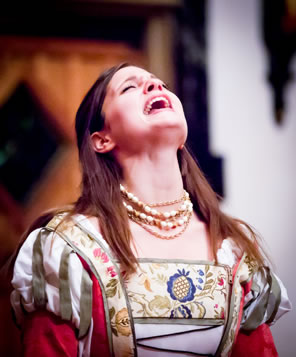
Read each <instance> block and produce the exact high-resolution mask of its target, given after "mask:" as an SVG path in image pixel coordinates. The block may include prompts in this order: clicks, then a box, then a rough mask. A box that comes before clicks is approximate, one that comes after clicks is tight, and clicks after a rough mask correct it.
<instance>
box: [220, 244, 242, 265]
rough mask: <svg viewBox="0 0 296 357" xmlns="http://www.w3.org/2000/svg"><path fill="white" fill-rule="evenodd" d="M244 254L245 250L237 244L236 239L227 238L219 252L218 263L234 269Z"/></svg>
mask: <svg viewBox="0 0 296 357" xmlns="http://www.w3.org/2000/svg"><path fill="white" fill-rule="evenodd" d="M243 253H244V252H243V250H242V249H241V248H240V247H239V246H238V245H237V244H236V243H235V241H234V239H232V238H225V239H224V240H223V241H222V244H221V247H220V248H219V249H218V251H217V259H218V263H220V264H227V265H229V266H230V267H233V266H234V265H235V264H236V263H237V262H238V261H239V260H240V258H241V257H242V255H243Z"/></svg>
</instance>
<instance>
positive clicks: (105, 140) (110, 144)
mask: <svg viewBox="0 0 296 357" xmlns="http://www.w3.org/2000/svg"><path fill="white" fill-rule="evenodd" d="M90 138H91V141H92V146H93V149H94V150H95V151H96V152H98V153H100V154H104V153H106V152H109V151H111V150H112V149H114V147H115V142H114V141H113V140H112V138H111V137H110V135H109V134H108V133H106V132H105V131H104V130H102V131H96V132H95V133H93V134H92V135H91V136H90Z"/></svg>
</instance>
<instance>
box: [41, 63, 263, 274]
mask: <svg viewBox="0 0 296 357" xmlns="http://www.w3.org/2000/svg"><path fill="white" fill-rule="evenodd" d="M126 66H129V64H121V65H119V66H116V67H112V68H110V69H108V70H107V71H105V72H103V73H102V74H101V76H100V77H99V78H98V79H97V81H96V82H95V83H94V85H93V86H92V87H91V89H90V90H89V91H88V93H87V94H86V96H85V98H84V99H83V101H82V103H81V105H80V107H79V109H78V111H77V114H76V125H75V128H76V136H77V146H78V150H79V158H80V162H81V170H82V187H81V196H80V197H79V199H78V200H77V202H76V203H75V204H74V206H73V208H72V209H71V210H70V211H69V215H68V217H69V216H72V215H74V214H77V213H80V214H84V215H86V216H94V217H97V218H98V220H99V225H100V229H101V233H102V235H103V237H104V239H105V240H106V241H107V243H108V244H109V246H110V248H111V249H112V251H113V253H114V254H115V256H116V257H117V258H118V259H119V261H120V262H121V267H122V270H124V271H125V272H126V274H128V275H129V274H131V273H133V272H134V271H135V269H136V266H137V259H136V257H135V255H134V254H133V251H132V249H131V241H132V234H131V231H130V229H129V220H128V215H127V212H126V209H125V207H124V205H123V201H122V196H121V192H120V182H121V181H122V180H123V173H122V168H121V167H120V165H119V163H118V162H117V160H116V159H115V157H114V155H112V152H111V153H104V154H100V153H97V152H95V151H94V149H93V148H92V145H91V134H92V133H93V132H95V131H100V130H102V129H103V128H104V123H105V118H104V114H103V112H102V106H103V103H104V99H105V96H106V91H107V87H108V84H109V82H110V80H111V79H112V77H113V75H114V74H115V73H116V72H117V71H118V70H120V69H121V68H124V67H126ZM178 161H179V166H180V170H181V174H182V178H183V185H184V188H185V190H186V191H188V193H189V194H190V197H191V200H192V202H193V205H194V210H195V212H196V213H197V214H198V216H199V218H200V219H201V220H202V221H203V222H204V223H205V224H206V227H207V229H208V233H209V237H210V245H211V249H212V253H213V256H214V257H215V260H217V254H216V253H217V250H218V248H219V247H220V245H221V242H222V241H223V239H225V238H227V237H231V238H232V239H233V240H234V241H235V242H236V244H237V246H238V247H240V248H241V250H242V251H245V252H246V253H247V254H248V255H249V257H250V258H252V259H253V260H255V261H256V262H257V263H258V264H259V265H263V264H264V258H263V255H262V253H261V249H260V248H259V247H260V245H259V242H258V238H257V236H256V234H255V233H254V231H253V229H252V228H251V227H250V226H249V225H247V224H246V223H245V222H243V221H240V220H238V219H234V218H232V217H230V216H228V215H226V214H224V213H223V212H222V211H221V210H220V207H219V200H218V198H217V195H216V194H215V192H214V191H213V190H212V188H211V186H210V185H209V183H208V181H207V180H206V178H205V176H204V175H203V173H202V171H201V170H200V168H199V167H198V165H197V163H196V161H195V160H194V159H193V156H192V155H191V154H190V152H189V150H188V148H187V147H186V146H185V147H184V148H183V150H179V151H178ZM49 216H50V215H45V216H44V217H45V218H46V219H45V220H46V221H48V220H49Z"/></svg>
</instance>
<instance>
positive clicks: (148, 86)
mask: <svg viewBox="0 0 296 357" xmlns="http://www.w3.org/2000/svg"><path fill="white" fill-rule="evenodd" d="M162 89H163V86H162V83H160V81H159V80H158V79H156V78H150V79H148V80H147V81H146V83H145V86H144V92H145V93H149V92H152V91H154V90H162Z"/></svg>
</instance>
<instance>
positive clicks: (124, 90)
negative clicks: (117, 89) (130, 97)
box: [121, 85, 136, 93]
mask: <svg viewBox="0 0 296 357" xmlns="http://www.w3.org/2000/svg"><path fill="white" fill-rule="evenodd" d="M130 88H136V86H134V85H129V86H127V87H125V88H124V89H123V90H122V91H121V93H124V92H126V91H128V90H129V89H130Z"/></svg>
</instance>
